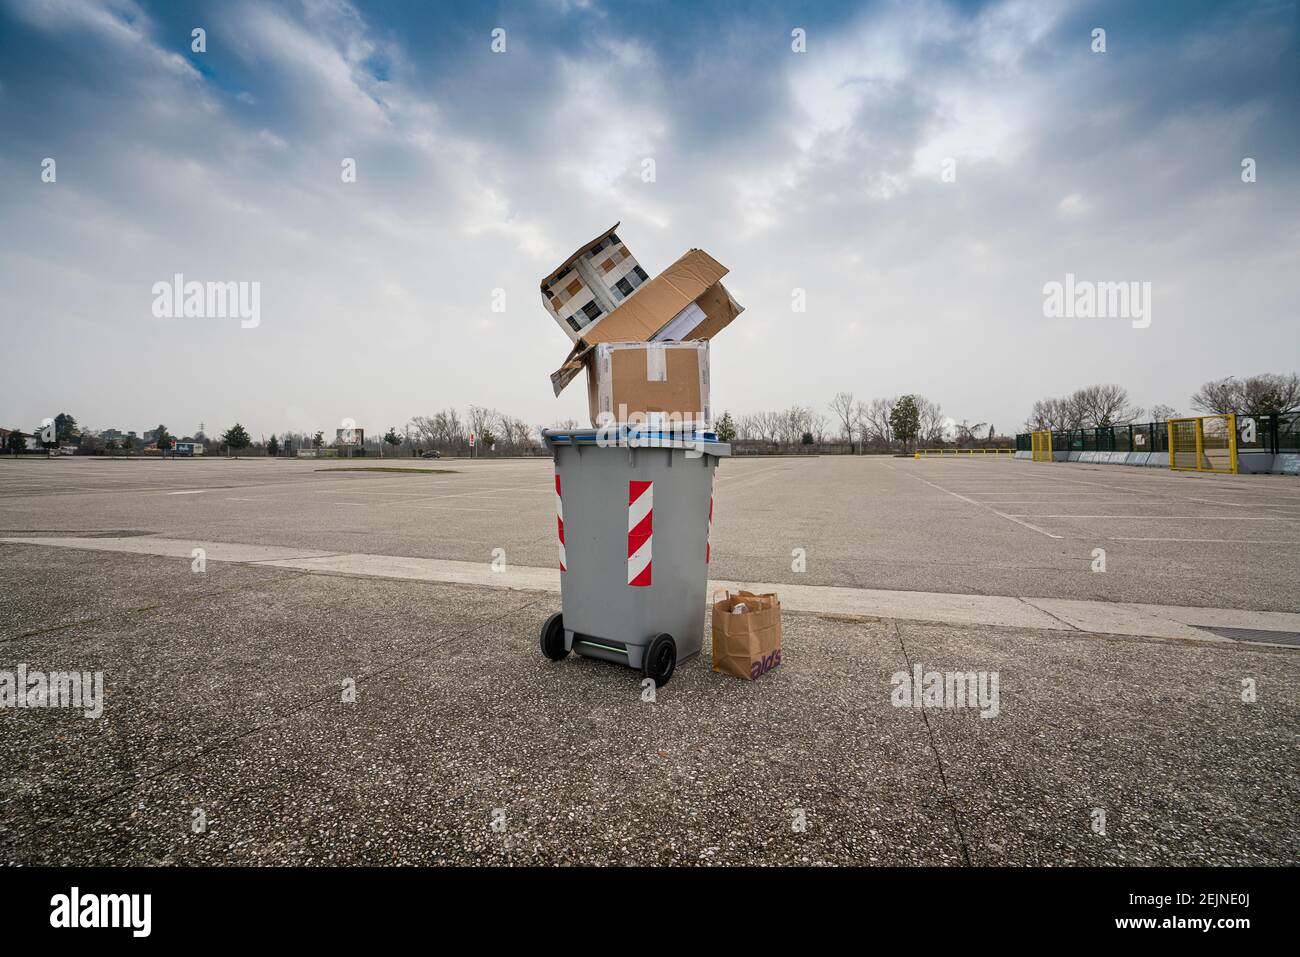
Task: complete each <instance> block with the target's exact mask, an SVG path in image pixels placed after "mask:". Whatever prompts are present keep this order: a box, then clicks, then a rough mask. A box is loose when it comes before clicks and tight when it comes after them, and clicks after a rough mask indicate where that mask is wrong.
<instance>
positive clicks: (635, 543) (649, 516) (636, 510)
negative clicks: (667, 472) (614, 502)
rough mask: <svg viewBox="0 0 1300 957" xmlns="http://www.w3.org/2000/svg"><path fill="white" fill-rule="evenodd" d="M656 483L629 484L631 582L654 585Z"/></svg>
mask: <svg viewBox="0 0 1300 957" xmlns="http://www.w3.org/2000/svg"><path fill="white" fill-rule="evenodd" d="M654 492H655V483H654V482H636V481H631V482H628V483H627V583H628V584H629V585H635V586H638V587H643V586H647V585H649V584H650V575H651V562H650V548H651V545H652V543H653V541H654Z"/></svg>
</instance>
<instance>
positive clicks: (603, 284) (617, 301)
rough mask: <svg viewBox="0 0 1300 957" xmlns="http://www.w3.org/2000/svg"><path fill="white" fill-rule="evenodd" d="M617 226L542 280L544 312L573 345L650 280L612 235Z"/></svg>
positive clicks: (598, 237) (579, 250)
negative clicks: (587, 330) (548, 314)
mask: <svg viewBox="0 0 1300 957" xmlns="http://www.w3.org/2000/svg"><path fill="white" fill-rule="evenodd" d="M618 226H619V224H618V223H615V224H614V225H613V226H611V227H610V228H609V229H607V230H605V231H604V232H603V233H601V234H600V235H599V236H597V237H596V238H595V239H593V240H591V242H589V243H586V244H585V245H583V246H582V247H581V248H580V249H578V250H577V252H575V253H574V254H573V255H572V256H570V257H569V258H568V259H566V260H565V261H564V262H562V263H561V264H560V265H559V266H557V267H556V268H555V269H554V270H552V272H551V274H550V275H549V276H547V277H546V278H545V279H543V280H542V303H543V304H544V305H545V306H546V311H547V312H549V313H550V315H551V318H552V319H554V320H555V321H556V322H557V323H559V326H560V328H561V329H563V330H564V333H565V335H567V336H568V337H569V338H570V339H571V340H572V341H574V342H577V341H578V339H579V337H580V336H581V335H582V332H583V330H584V329H586V328H587V327H589V326H591V325H592V324H594V323H597V322H599V321H600V320H601V319H603V318H604V317H605V316H607V315H609V314H610V313H612V312H614V311H615V310H616V309H618V307H619V306H620V305H621V304H622V303H624V302H625V301H627V300H628V299H630V298H631V297H632V294H633V293H635V292H636V291H637V290H638V289H639V288H641V286H642V285H643V284H644V283H646V282H648V281H649V280H650V277H649V276H648V275H647V274H646V271H645V270H644V269H642V268H641V266H640V265H639V264H638V263H637V261H636V259H635V258H633V256H632V253H631V252H630V251H629V250H628V248H627V247H626V246H625V245H623V243H622V241H621V240H620V239H619V238H618V234H617V233H615V232H614V230H616V229H618Z"/></svg>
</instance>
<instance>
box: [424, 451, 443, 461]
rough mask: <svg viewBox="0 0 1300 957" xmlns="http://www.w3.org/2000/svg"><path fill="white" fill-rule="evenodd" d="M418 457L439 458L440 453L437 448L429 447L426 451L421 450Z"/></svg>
mask: <svg viewBox="0 0 1300 957" xmlns="http://www.w3.org/2000/svg"><path fill="white" fill-rule="evenodd" d="M420 458H422V459H440V458H442V453H441V452H439V451H438V450H437V449H429V451H427V452H421V453H420Z"/></svg>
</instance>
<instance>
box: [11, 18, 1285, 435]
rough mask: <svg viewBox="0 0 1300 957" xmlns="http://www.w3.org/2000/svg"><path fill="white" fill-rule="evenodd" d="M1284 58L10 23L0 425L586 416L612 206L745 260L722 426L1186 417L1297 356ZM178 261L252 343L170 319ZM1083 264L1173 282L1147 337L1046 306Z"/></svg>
mask: <svg viewBox="0 0 1300 957" xmlns="http://www.w3.org/2000/svg"><path fill="white" fill-rule="evenodd" d="M196 27H201V28H203V29H204V30H205V31H206V44H207V50H206V52H203V53H196V52H193V50H192V49H191V44H192V40H191V37H192V30H193V29H194V28H196ZM496 28H502V29H504V30H505V31H506V32H505V41H506V49H505V52H503V53H494V52H493V50H492V46H491V45H492V31H493V30H494V29H496ZM796 28H798V29H802V30H803V31H805V34H806V52H802V53H799V52H795V51H794V50H792V42H793V41H792V31H793V30H795V29H796ZM1096 28H1102V29H1104V30H1105V45H1106V50H1105V52H1104V53H1097V52H1093V50H1092V47H1093V45H1094V40H1093V31H1094V29H1096ZM1298 62H1300V61H1298V58H1297V12H1296V5H1295V4H1294V3H1283V2H1268V0H1259V2H1253V3H1223V2H1221V3H1196V2H1192V0H1185V2H1178V3H1164V4H1159V3H1142V4H1135V3H1131V2H1118V3H1100V4H1091V3H1089V4H1084V3H1080V4H1070V3H1065V2H1055V0H1043V2H1014V0H1013V2H990V3H952V2H916V3H892V2H884V3H851V4H840V3H831V2H817V3H810V4H806V5H795V4H775V3H774V4H737V3H718V4H708V3H703V2H685V3H679V4H674V3H664V4H650V3H626V2H625V3H618V4H614V3H603V2H600V0H589V2H578V0H572V2H564V0H553V2H550V3H546V2H538V3H530V4H524V3H500V4H497V3H490V2H483V3H472V4H450V3H433V2H427V3H426V2H418V3H417V2H414V0H391V2H359V0H358V2H355V3H347V2H344V0H285V2H283V3H251V2H247V3H245V2H239V0H233V2H230V0H220V2H194V3H189V2H163V0H158V2H144V0H0V331H2V332H3V346H2V347H0V354H3V356H4V363H3V371H2V372H0V425H5V426H17V427H22V428H31V427H33V426H34V425H36V423H38V422H39V421H40V420H41V418H43V417H45V416H48V415H53V414H54V413H56V412H59V411H68V412H71V413H72V414H74V415H75V416H76V417H77V418H78V420H79V421H80V422H81V423H82V424H83V425H86V426H90V427H92V428H106V427H116V428H120V429H124V430H125V429H135V430H142V429H145V428H148V427H151V426H152V425H154V424H156V423H157V422H159V421H163V422H166V423H167V424H168V426H169V427H170V428H171V429H172V430H173V431H174V432H179V433H187V432H190V431H192V430H194V429H196V428H197V427H198V424H199V423H200V422H204V423H206V424H207V428H208V432H209V433H212V432H215V431H218V430H219V429H222V428H225V427H226V426H228V425H229V424H230V423H232V422H234V421H236V420H238V421H241V422H242V423H243V424H244V425H246V426H247V427H248V428H249V430H250V431H251V432H252V433H253V434H254V436H257V435H258V434H259V433H270V432H272V431H282V430H286V429H293V430H304V431H307V430H311V431H314V430H315V429H317V428H321V429H326V430H327V431H332V429H333V428H334V427H335V426H337V425H338V424H339V422H341V420H342V419H344V418H345V417H350V418H353V419H355V420H356V421H357V423H358V424H360V425H362V426H364V427H366V428H367V429H368V430H369V431H371V432H374V431H379V430H382V429H384V428H386V427H387V426H389V425H396V426H399V427H400V426H401V424H402V423H404V422H405V421H407V420H408V419H409V418H410V417H411V416H413V415H420V414H428V413H431V412H432V411H434V410H436V409H438V408H440V407H443V406H448V405H455V406H458V407H461V408H464V407H465V406H466V405H469V404H471V403H474V404H480V405H488V406H494V407H496V408H498V409H500V410H502V411H504V412H509V413H511V414H513V415H516V416H519V417H522V418H525V419H527V420H529V421H532V422H537V423H541V422H553V421H555V420H558V419H561V418H568V417H574V418H579V417H581V416H582V414H583V412H584V406H585V396H584V395H583V394H582V393H583V390H582V389H580V388H577V387H574V388H571V389H570V390H569V391H568V392H566V393H565V394H564V395H563V396H562V397H561V398H560V399H559V400H557V399H555V398H553V397H552V395H551V391H550V383H549V381H548V375H549V373H550V372H551V371H552V370H553V369H554V368H555V367H556V366H557V365H558V364H559V363H560V360H561V359H562V358H563V356H564V354H565V352H566V351H567V349H568V345H569V343H568V340H567V339H566V338H565V337H564V335H563V334H562V333H561V332H560V330H559V329H558V327H557V326H556V325H555V324H554V321H553V320H552V319H551V318H550V317H549V316H548V315H547V313H546V312H545V311H544V310H543V307H542V304H541V299H540V296H539V294H538V289H537V284H538V282H539V280H540V279H541V278H542V277H543V276H544V275H546V273H547V272H549V271H550V269H551V268H552V267H553V266H555V265H557V264H558V262H559V260H561V259H562V258H563V257H564V256H566V255H567V254H569V253H570V252H572V251H573V249H574V248H576V247H577V246H579V245H580V244H582V243H583V242H585V241H586V240H587V239H588V238H590V237H591V236H593V235H595V234H597V233H599V232H600V231H602V230H604V229H605V228H607V227H608V226H610V225H611V224H612V223H614V222H615V221H617V220H621V221H622V223H623V225H622V227H621V229H620V230H619V233H620V236H621V237H622V238H623V239H624V240H625V242H626V243H627V244H628V246H629V247H630V249H631V250H632V252H633V254H634V255H635V256H636V257H637V258H638V260H639V261H640V262H641V263H642V264H643V266H644V267H645V268H646V269H647V271H649V272H650V273H651V274H654V273H656V272H658V271H659V270H661V269H662V268H663V267H664V266H666V265H668V264H669V263H670V262H672V261H673V260H674V259H676V258H677V257H678V256H679V255H681V254H682V253H683V252H684V251H685V250H687V249H688V248H690V247H692V246H698V247H701V248H704V249H706V250H708V251H709V252H710V253H711V254H712V255H713V256H714V257H715V258H717V259H718V260H719V261H721V262H722V263H724V264H725V265H726V266H728V267H729V268H730V269H731V274H730V276H729V278H728V279H727V280H726V282H727V284H728V286H729V288H730V289H731V291H732V293H733V295H734V296H735V297H736V298H737V299H738V300H739V301H740V302H741V303H743V304H744V305H745V306H746V307H747V311H746V313H745V315H744V316H742V318H741V319H740V320H738V321H737V322H736V323H735V324H734V325H733V326H731V327H730V328H729V329H727V330H726V331H725V332H724V333H722V334H721V335H720V336H719V337H718V339H717V340H716V341H715V342H714V344H713V369H714V383H713V391H714V403H715V405H716V406H717V407H718V408H729V409H731V410H733V411H734V412H750V411H760V410H767V409H776V408H783V407H786V406H789V405H792V404H801V405H811V406H815V407H817V408H819V409H822V410H825V408H826V404H827V402H828V401H829V400H830V398H831V396H832V395H833V394H834V393H835V392H836V391H840V390H845V391H851V392H853V393H855V394H856V395H857V396H858V397H859V398H863V399H869V398H871V397H874V396H883V395H894V394H898V393H902V392H919V393H923V394H925V395H927V396H929V397H930V398H932V399H934V400H935V401H937V402H939V403H940V404H941V405H942V406H943V409H944V411H945V412H946V413H947V414H949V415H951V416H953V417H954V418H956V419H957V420H959V421H960V420H962V419H969V420H970V421H972V422H975V421H985V422H991V423H993V424H994V425H996V426H997V427H998V428H999V430H1001V431H1016V430H1017V428H1018V427H1019V426H1020V424H1021V423H1022V422H1023V420H1024V418H1025V415H1026V414H1027V412H1028V410H1029V406H1030V404H1031V403H1032V401H1033V400H1034V399H1036V398H1039V397H1041V396H1044V395H1052V394H1059V393H1063V392H1067V391H1069V390H1072V389H1074V388H1077V387H1079V386H1082V385H1087V384H1089V383H1092V382H1096V381H1114V382H1118V383H1121V384H1123V385H1126V386H1127V387H1128V388H1129V390H1130V391H1131V393H1132V397H1133V399H1134V400H1135V401H1136V402H1138V403H1140V404H1142V405H1148V406H1149V405H1151V404H1154V403H1157V402H1162V403H1168V404H1171V405H1174V406H1175V407H1178V408H1179V409H1181V410H1183V411H1187V410H1188V402H1187V397H1188V395H1189V394H1190V393H1191V392H1192V390H1193V389H1194V388H1195V387H1196V386H1197V385H1198V384H1199V383H1201V382H1202V381H1204V380H1205V379H1208V378H1211V377H1220V376H1224V375H1230V374H1237V375H1242V374H1250V373H1256V372H1262V371H1294V370H1296V368H1297V366H1300V315H1298V314H1297V313H1298V311H1300V188H1298V187H1300V181H1298V179H1297V173H1298V172H1300V170H1298V169H1297V167H1298V166H1300V149H1298V148H1297V147H1300V135H1298V134H1300V108H1298V107H1300V75H1298V74H1297V63H1298ZM1246 157H1249V158H1252V159H1253V160H1254V161H1255V169H1256V176H1257V181H1256V182H1254V183H1245V182H1243V181H1242V161H1243V159H1244V158H1246ZM46 158H51V159H53V160H54V161H55V167H54V169H55V181H54V182H45V181H43V178H42V169H43V162H44V160H45V159H46ZM345 158H353V159H355V161H356V171H357V175H356V182H355V183H345V182H343V181H342V176H341V164H342V162H343V160H344V159H345ZM646 158H653V160H654V161H655V174H656V176H655V180H654V181H653V182H645V181H643V178H642V169H643V160H644V159H646ZM947 160H952V161H953V162H952V163H951V164H948V165H947V166H945V161H947ZM945 168H947V169H950V170H955V181H952V182H947V181H945V177H944V176H943V172H944V169H945ZM950 178H951V177H950ZM176 273H181V274H183V275H184V276H185V277H186V278H187V279H190V280H200V281H223V282H228V281H233V282H258V283H260V284H261V287H260V288H261V310H260V323H259V325H258V326H257V327H256V328H241V325H240V323H239V321H238V320H237V319H221V318H191V319H184V318H159V317H156V316H155V315H154V314H153V309H152V308H151V307H152V306H153V302H154V295H153V291H152V289H153V285H154V284H155V283H157V282H159V281H164V280H170V279H171V277H172V276H173V275H174V274H176ZM1066 273H1073V274H1075V275H1076V276H1077V277H1078V278H1079V279H1083V280H1092V281H1116V282H1118V281H1131V282H1150V283H1151V289H1152V308H1151V316H1150V318H1151V322H1150V325H1149V326H1148V327H1147V328H1134V324H1133V323H1132V322H1130V321H1128V320H1125V319H1113V318H1077V317H1076V318H1047V317H1045V316H1044V294H1043V287H1044V284H1045V283H1049V282H1052V281H1061V280H1063V279H1064V277H1065V275H1066ZM495 289H504V290H505V303H506V308H505V311H504V312H494V311H493V310H492V303H493V290H495ZM796 289H802V290H805V293H806V302H807V308H806V311H804V312H797V311H795V310H794V309H793V308H792V302H793V291H794V290H796Z"/></svg>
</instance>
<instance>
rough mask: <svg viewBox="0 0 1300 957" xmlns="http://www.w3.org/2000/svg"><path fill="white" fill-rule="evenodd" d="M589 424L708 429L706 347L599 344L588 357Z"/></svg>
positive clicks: (701, 344) (690, 344) (697, 344)
mask: <svg viewBox="0 0 1300 957" xmlns="http://www.w3.org/2000/svg"><path fill="white" fill-rule="evenodd" d="M587 363H588V366H589V367H588V371H587V404H588V407H589V409H590V411H591V424H592V425H593V426H595V427H597V428H600V427H601V426H606V425H610V424H618V425H636V426H642V427H648V428H651V429H671V430H673V431H682V430H692V429H707V428H708V427H709V425H710V424H711V422H712V419H713V410H712V409H711V408H710V406H709V344H708V342H707V341H697V342H602V343H600V344H598V345H597V346H595V347H594V348H593V349H592V351H591V352H590V353H589V354H588V357H587Z"/></svg>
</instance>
